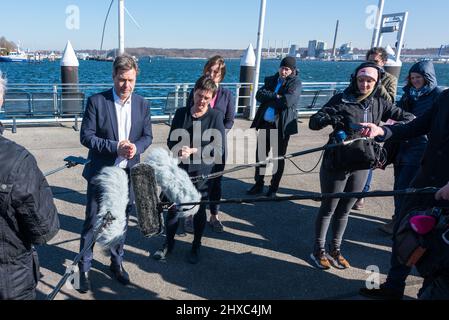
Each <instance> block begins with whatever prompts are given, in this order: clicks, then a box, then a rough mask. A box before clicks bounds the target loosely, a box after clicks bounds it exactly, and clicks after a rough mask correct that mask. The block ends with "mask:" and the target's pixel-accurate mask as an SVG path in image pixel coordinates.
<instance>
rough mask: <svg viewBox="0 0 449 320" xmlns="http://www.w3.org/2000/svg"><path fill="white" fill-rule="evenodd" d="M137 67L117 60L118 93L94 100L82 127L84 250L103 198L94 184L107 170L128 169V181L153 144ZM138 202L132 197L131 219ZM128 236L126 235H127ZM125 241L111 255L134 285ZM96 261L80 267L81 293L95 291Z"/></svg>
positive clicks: (88, 257)
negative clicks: (126, 263)
mask: <svg viewBox="0 0 449 320" xmlns="http://www.w3.org/2000/svg"><path fill="white" fill-rule="evenodd" d="M137 72H138V66H137V63H136V61H135V60H134V58H132V57H131V56H128V55H121V56H118V57H117V58H116V59H115V61H114V65H113V74H112V77H113V80H114V87H113V88H112V89H110V90H108V91H105V92H101V93H99V94H96V95H93V96H91V97H89V99H88V100H87V106H86V110H85V113H84V117H83V123H82V125H81V144H82V145H84V146H85V147H87V148H89V154H88V158H89V159H90V160H91V161H90V163H88V164H87V165H86V167H85V168H84V171H83V177H84V178H85V179H86V180H87V183H88V185H87V205H86V219H85V221H84V225H83V230H82V233H81V244H80V247H81V248H80V250H82V249H83V248H84V246H86V245H87V244H88V243H89V241H90V240H92V237H93V227H94V225H95V222H96V217H97V212H98V199H99V192H98V189H97V186H96V185H95V183H93V179H94V178H95V176H96V175H97V174H98V173H99V172H100V170H101V169H102V168H104V167H107V166H117V167H120V168H123V169H124V170H125V171H126V172H127V174H128V177H129V169H130V168H131V167H132V166H133V165H135V164H137V163H138V162H139V161H140V154H141V153H143V152H144V151H145V150H146V149H147V148H148V147H149V146H150V144H151V141H152V138H153V136H152V131H151V117H150V109H149V107H148V104H147V102H146V101H145V100H144V98H143V97H141V96H138V95H136V94H133V90H134V86H135V84H136V77H137ZM133 202H134V196H133V194H132V190H131V189H130V193H129V204H128V208H127V210H126V211H127V212H126V214H127V216H128V215H129V213H130V211H131V209H132V204H133ZM125 232H126V230H125ZM124 241H125V240H124V239H123V241H122V242H121V243H120V244H118V245H117V246H116V247H113V248H111V249H110V251H111V265H110V269H111V272H112V274H113V276H114V277H115V278H116V279H117V280H118V281H119V282H121V283H123V284H125V285H126V284H128V283H129V282H130V280H129V275H128V273H127V272H126V271H125V269H124V268H123V265H122V261H123V245H124ZM92 259H93V248H91V249H90V250H87V252H86V253H85V254H84V255H83V257H82V259H81V261H80V263H79V269H80V288H79V291H80V292H82V293H85V292H88V291H89V289H90V280H89V270H90V267H91V263H92Z"/></svg>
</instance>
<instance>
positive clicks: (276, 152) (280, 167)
mask: <svg viewBox="0 0 449 320" xmlns="http://www.w3.org/2000/svg"><path fill="white" fill-rule="evenodd" d="M289 139H290V136H285V137H283V136H282V134H281V132H280V131H279V130H277V129H260V130H259V131H258V133H257V149H256V162H259V161H264V160H266V158H267V157H268V154H269V153H270V149H271V148H273V157H279V156H285V154H286V153H287V147H288V141H289ZM273 165H274V167H273V173H274V174H273V177H272V178H271V183H270V187H271V189H273V190H275V191H276V190H277V189H279V183H280V182H281V179H282V174H283V173H284V167H285V160H278V161H275V162H274V163H273ZM265 169H266V166H265V165H263V166H260V167H256V173H255V175H254V180H255V181H256V184H261V185H263V184H264V183H265V182H264V177H265V174H264V171H265Z"/></svg>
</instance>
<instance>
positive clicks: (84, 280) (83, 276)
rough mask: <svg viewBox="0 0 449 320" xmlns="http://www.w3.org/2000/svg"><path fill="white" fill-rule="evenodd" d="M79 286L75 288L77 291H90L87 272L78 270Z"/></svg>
mask: <svg viewBox="0 0 449 320" xmlns="http://www.w3.org/2000/svg"><path fill="white" fill-rule="evenodd" d="M79 277H80V286H79V288H78V289H77V290H78V292H79V293H88V292H89V291H90V277H89V272H80V273H79Z"/></svg>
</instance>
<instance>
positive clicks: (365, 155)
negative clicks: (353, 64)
mask: <svg viewBox="0 0 449 320" xmlns="http://www.w3.org/2000/svg"><path fill="white" fill-rule="evenodd" d="M382 72H383V69H382V68H380V67H379V66H377V65H376V64H374V63H371V62H365V63H362V64H361V65H360V66H358V67H357V68H356V70H355V72H354V73H353V75H352V76H351V82H350V84H349V86H348V87H347V88H346V89H345V90H344V91H343V92H342V93H339V94H337V95H335V96H333V97H332V98H331V99H330V100H329V102H327V103H326V104H325V105H324V106H323V108H321V109H320V110H319V111H318V112H317V113H316V114H314V115H313V116H312V117H311V118H310V121H309V128H310V129H312V130H321V129H323V128H325V127H327V126H328V125H331V126H332V127H333V129H334V130H333V132H332V133H331V134H330V139H329V142H328V143H335V142H342V140H344V139H345V136H346V138H347V140H350V139H356V140H355V141H354V142H353V143H350V144H348V145H345V146H340V147H337V148H332V149H328V150H326V151H325V152H324V157H323V162H322V165H321V168H320V186H321V192H322V193H335V192H361V191H362V190H363V187H364V185H365V182H366V178H367V176H368V171H369V169H370V168H372V167H373V165H374V163H375V160H376V159H374V154H375V152H374V145H373V143H372V142H370V141H364V140H361V139H358V140H357V138H360V132H359V131H360V130H359V128H358V126H356V125H353V124H357V123H360V122H373V123H377V124H379V123H380V121H386V120H388V119H394V120H397V121H410V120H412V119H413V117H414V116H413V115H412V114H410V113H407V112H405V111H404V110H402V109H400V108H397V107H396V106H394V105H393V104H391V103H390V102H388V101H386V100H385V99H384V98H382V97H381V96H380V95H379V88H380V85H381V82H380V79H381V77H382ZM356 201H357V199H356V198H351V199H325V200H323V201H322V202H321V207H320V209H319V212H318V216H317V219H316V223H315V244H314V250H313V253H312V254H311V258H312V261H313V262H314V264H315V265H316V266H317V267H318V268H320V269H329V268H330V267H331V266H334V267H336V268H339V269H346V268H349V267H350V264H349V262H348V260H347V259H346V258H344V257H343V255H342V254H341V251H340V249H341V248H340V247H341V243H342V240H343V235H344V232H345V229H346V225H347V222H348V215H349V212H350V210H351V208H352V206H353V205H354V203H355V202H356ZM331 223H332V231H333V235H332V243H331V245H330V251H329V254H328V253H327V252H326V248H325V240H326V234H327V230H328V229H329V225H330V224H331Z"/></svg>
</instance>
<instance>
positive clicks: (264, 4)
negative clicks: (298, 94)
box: [249, 0, 267, 120]
mask: <svg viewBox="0 0 449 320" xmlns="http://www.w3.org/2000/svg"><path fill="white" fill-rule="evenodd" d="M266 7H267V1H266V0H261V1H260V16H259V32H258V33H257V54H256V71H255V72H254V82H253V90H252V92H251V110H250V113H249V119H250V120H254V116H255V115H256V93H257V89H258V87H259V74H260V60H261V57H262V41H263V30H264V26H265V9H266Z"/></svg>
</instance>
